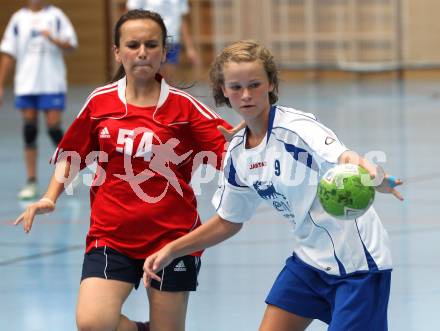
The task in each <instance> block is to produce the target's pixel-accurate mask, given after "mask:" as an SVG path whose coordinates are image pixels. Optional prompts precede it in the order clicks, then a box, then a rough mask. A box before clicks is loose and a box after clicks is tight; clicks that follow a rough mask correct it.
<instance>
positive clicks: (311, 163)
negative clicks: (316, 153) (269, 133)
mask: <svg viewBox="0 0 440 331" xmlns="http://www.w3.org/2000/svg"><path fill="white" fill-rule="evenodd" d="M273 129H283V130H286V131H289V132H291V133H293V134H294V135H296V136H297V137H298V138H299V139H301V141H302V142H303V143H304V145H307V146H309V145H308V144H307V143H306V142H305V141H304V140H303V139H302V138H301V136H300V135H299V134H297V133H296V132H295V131H292V130H289V129H287V128H284V127H282V126H276V127H274V128H273ZM274 135H275V134H274ZM275 137H276V135H275ZM275 139H276V140H278V141H280V142H282V143H283V144H284V145H285V146H286V145H288V144H286V143H285V142H284V140H281V139H278V138H275ZM290 146H293V147H292V148H291V149H292V152H294V150H295V149H298V152H306V153H307V154H308V156H307V163H304V162H302V161H304V160H298V158H297V157H298V156H296V157H295V155H293V156H294V159H295V160H297V161H300V162H301V163H304V164H305V165H306V166H307V167H309V168H310V169H312V170H315V171H319V167H318V164H317V163H316V162H315V161H314V159H313V157H312V156H311V154H309V153H308V152H307V151H306V150H305V149H302V148H300V147H296V146H295V145H290ZM309 147H310V146H309ZM310 149H311V148H310ZM286 151H288V152H289V153H290V152H291V151H290V150H288V149H287V147H286ZM309 157H310V159H309Z"/></svg>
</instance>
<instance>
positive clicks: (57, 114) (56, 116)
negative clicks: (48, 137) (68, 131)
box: [46, 109, 61, 128]
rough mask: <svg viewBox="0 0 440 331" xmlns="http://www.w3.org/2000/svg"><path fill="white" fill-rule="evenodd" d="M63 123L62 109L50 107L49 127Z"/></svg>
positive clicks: (47, 120)
mask: <svg viewBox="0 0 440 331" xmlns="http://www.w3.org/2000/svg"><path fill="white" fill-rule="evenodd" d="M60 124H61V111H60V110H59V109H49V110H47V111H46V125H47V127H49V128H50V127H53V126H59V125H60Z"/></svg>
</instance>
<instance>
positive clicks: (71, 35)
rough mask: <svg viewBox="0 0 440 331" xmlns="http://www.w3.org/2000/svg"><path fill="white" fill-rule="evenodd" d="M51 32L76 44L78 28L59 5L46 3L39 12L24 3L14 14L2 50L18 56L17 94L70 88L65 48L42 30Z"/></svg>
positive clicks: (49, 91) (16, 71) (0, 47)
mask: <svg viewBox="0 0 440 331" xmlns="http://www.w3.org/2000/svg"><path fill="white" fill-rule="evenodd" d="M44 30H48V31H49V33H50V35H51V36H52V37H53V38H55V39H59V40H61V41H64V42H68V43H69V44H71V45H72V46H73V47H77V45H78V42H77V37H76V34H75V30H74V29H73V26H72V24H71V23H70V21H69V19H68V18H67V17H66V15H64V13H63V12H62V11H61V10H60V9H59V8H57V7H54V6H46V7H44V8H43V9H42V10H40V11H38V12H33V11H31V10H30V9H29V8H27V7H25V8H22V9H20V10H18V11H17V12H15V13H14V15H12V17H11V19H10V21H9V23H8V25H7V27H6V30H5V33H4V35H3V39H2V41H1V44H0V51H1V52H4V53H7V54H9V55H11V56H13V57H14V58H15V60H16V67H15V78H14V83H15V85H14V92H15V94H16V95H26V94H44V93H64V92H66V90H67V81H66V67H65V64H64V59H63V51H62V50H61V49H60V48H59V47H58V46H56V45H55V44H53V43H52V42H51V41H49V40H48V39H47V38H46V37H44V36H43V35H42V34H41V31H44Z"/></svg>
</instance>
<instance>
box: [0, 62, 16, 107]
mask: <svg viewBox="0 0 440 331" xmlns="http://www.w3.org/2000/svg"><path fill="white" fill-rule="evenodd" d="M14 64H15V59H14V58H13V57H12V56H11V55H9V54H6V53H0V107H1V106H2V104H3V94H4V85H5V81H6V78H7V77H8V75H9V73H10V72H11V70H12V68H13V67H14Z"/></svg>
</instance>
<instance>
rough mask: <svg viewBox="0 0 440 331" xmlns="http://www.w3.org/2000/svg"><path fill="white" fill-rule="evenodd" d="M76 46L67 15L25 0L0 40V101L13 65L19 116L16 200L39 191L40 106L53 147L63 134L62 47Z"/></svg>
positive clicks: (37, 1) (64, 86) (64, 87)
mask: <svg viewBox="0 0 440 331" xmlns="http://www.w3.org/2000/svg"><path fill="white" fill-rule="evenodd" d="M77 46H78V43H77V37H76V34H75V31H74V29H73V26H72V24H71V22H70V21H69V19H68V18H67V16H66V15H65V14H64V13H63V12H62V11H61V10H60V9H59V8H57V7H55V6H51V5H48V4H47V3H46V1H42V0H29V1H28V7H24V8H21V9H20V10H18V11H17V12H15V13H14V14H13V16H12V17H11V19H10V21H9V23H8V26H7V27H6V30H5V33H4V36H3V39H2V42H1V44H0V52H2V54H1V60H0V105H1V104H2V100H3V94H4V92H3V91H4V89H3V87H4V84H5V80H6V77H7V75H8V73H9V72H10V71H11V70H12V68H13V67H14V63H15V77H14V93H15V107H16V108H17V109H20V110H21V112H22V117H23V136H24V145H25V146H24V149H25V162H26V173H27V183H26V185H25V186H24V188H23V189H22V190H21V191H20V192H19V193H18V198H20V199H33V198H36V197H37V195H38V192H37V169H36V168H37V133H38V110H41V111H44V113H45V115H46V124H47V130H48V134H49V137H50V138H51V140H52V142H53V143H54V144H55V145H57V144H58V143H59V142H60V141H61V138H62V137H63V131H62V129H61V111H62V110H64V108H65V102H66V101H65V98H66V91H67V81H66V67H65V64H64V59H63V51H71V50H73V49H75V48H76V47H77Z"/></svg>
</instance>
